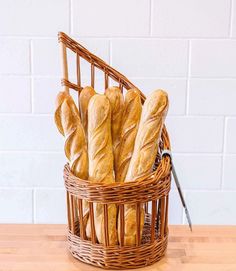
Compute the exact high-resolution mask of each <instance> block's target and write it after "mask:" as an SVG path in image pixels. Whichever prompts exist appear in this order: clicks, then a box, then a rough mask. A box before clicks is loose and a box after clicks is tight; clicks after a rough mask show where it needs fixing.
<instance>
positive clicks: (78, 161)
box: [54, 92, 88, 223]
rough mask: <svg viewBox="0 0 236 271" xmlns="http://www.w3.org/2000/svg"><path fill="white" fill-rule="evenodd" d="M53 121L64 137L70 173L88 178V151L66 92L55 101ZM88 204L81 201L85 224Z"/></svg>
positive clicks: (73, 106)
mask: <svg viewBox="0 0 236 271" xmlns="http://www.w3.org/2000/svg"><path fill="white" fill-rule="evenodd" d="M54 120H55V123H56V125H57V128H58V130H59V132H60V133H61V134H62V135H63V136H64V137H65V145H64V151H65V155H66V157H67V159H68V161H69V165H70V169H71V172H72V173H73V174H74V175H75V176H77V177H79V178H81V179H87V178H88V151H87V144H86V140H85V133H84V129H83V126H82V124H81V121H80V116H79V111H78V109H77V107H76V105H75V103H74V101H73V99H72V97H71V96H70V95H69V94H68V93H67V92H60V93H59V94H58V95H57V99H56V111H55V115H54ZM87 214H88V203H87V202H86V201H83V216H84V219H85V221H84V222H85V223H86V217H87Z"/></svg>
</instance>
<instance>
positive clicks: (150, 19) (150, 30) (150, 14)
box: [149, 0, 153, 37]
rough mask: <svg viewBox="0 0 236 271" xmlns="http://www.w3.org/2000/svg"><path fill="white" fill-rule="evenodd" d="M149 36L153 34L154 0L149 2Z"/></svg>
mask: <svg viewBox="0 0 236 271" xmlns="http://www.w3.org/2000/svg"><path fill="white" fill-rule="evenodd" d="M149 5H150V7H149V36H150V37H151V36H152V20H153V1H152V0H150V2H149Z"/></svg>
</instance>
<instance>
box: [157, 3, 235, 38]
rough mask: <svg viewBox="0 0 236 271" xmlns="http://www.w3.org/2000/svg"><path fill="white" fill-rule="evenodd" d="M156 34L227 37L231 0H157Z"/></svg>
mask: <svg viewBox="0 0 236 271" xmlns="http://www.w3.org/2000/svg"><path fill="white" fill-rule="evenodd" d="M153 4H154V7H153V35H157V36H164V37H227V35H228V33H229V18H230V0H218V1H215V0H198V1H195V0H181V1H175V0H156V1H153Z"/></svg>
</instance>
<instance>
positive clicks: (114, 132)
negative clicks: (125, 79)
mask: <svg viewBox="0 0 236 271" xmlns="http://www.w3.org/2000/svg"><path fill="white" fill-rule="evenodd" d="M105 95H106V96H107V98H108V100H109V102H110V105H111V136H112V145H113V154H114V169H116V167H117V160H118V155H119V145H120V126H121V121H122V116H123V109H124V98H123V95H122V93H121V90H120V89H119V88H118V87H109V88H107V89H106V91H105Z"/></svg>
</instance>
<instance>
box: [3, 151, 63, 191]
mask: <svg viewBox="0 0 236 271" xmlns="http://www.w3.org/2000/svg"><path fill="white" fill-rule="evenodd" d="M65 163H66V158H65V156H64V153H33V152H9V153H1V155H0V165H1V167H0V179H1V186H4V187H9V186H10V187H27V186H30V187H32V186H44V187H47V186H48V187H56V186H63V185H64V181H63V166H64V164H65Z"/></svg>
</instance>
